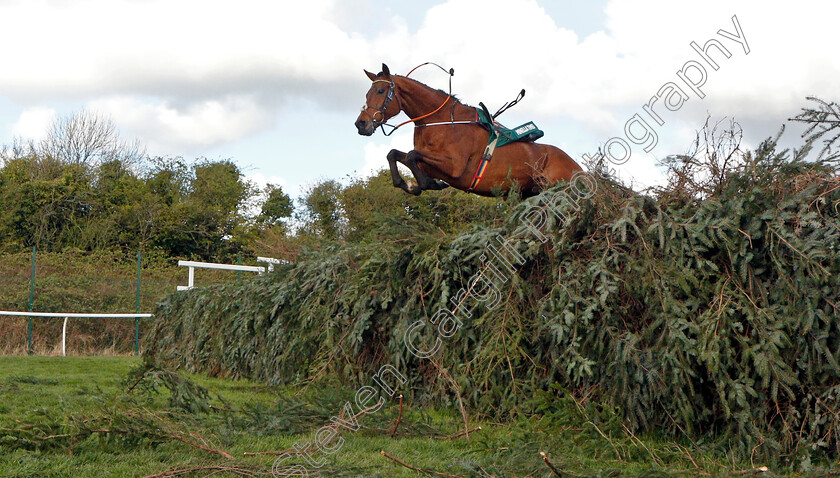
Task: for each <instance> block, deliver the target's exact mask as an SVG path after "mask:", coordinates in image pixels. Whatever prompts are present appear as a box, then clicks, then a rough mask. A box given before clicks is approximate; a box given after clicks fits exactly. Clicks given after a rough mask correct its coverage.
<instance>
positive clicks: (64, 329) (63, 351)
mask: <svg viewBox="0 0 840 478" xmlns="http://www.w3.org/2000/svg"><path fill="white" fill-rule="evenodd" d="M69 318H70V317H65V318H64V327H62V328H61V356H62V357H66V356H67V320H68V319H69Z"/></svg>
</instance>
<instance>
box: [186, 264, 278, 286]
mask: <svg viewBox="0 0 840 478" xmlns="http://www.w3.org/2000/svg"><path fill="white" fill-rule="evenodd" d="M178 265H179V266H181V267H189V268H190V272H189V277H188V278H187V285H185V286H183V285H179V286H178V290H190V289H192V288H193V287H195V270H196V269H223V270H226V271H245V272H256V273H257V274H259V275H263V273H265V267H262V266H239V265H235V264H216V263H213V262H193V261H178Z"/></svg>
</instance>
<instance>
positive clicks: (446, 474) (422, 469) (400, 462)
mask: <svg viewBox="0 0 840 478" xmlns="http://www.w3.org/2000/svg"><path fill="white" fill-rule="evenodd" d="M380 453H381V454H382V456H384V457H385V458H387V459H389V460H391V461H393V462H394V463H396V464H398V465H400V466H402V467H404V468H408V469H409V470H414V471H419V472H421V473H429V474H431V475H437V476H445V477H447V478H464V477H463V476H461V475H450V474H449V473H442V472H440V471H435V470H427V469H425V468H418V467H416V466H411V465H409V464H408V463H406V462H404V461H402V460H400V459H399V458H396V457H393V456H391V455H389V454H387V453H385V450H382V451H381V452H380Z"/></svg>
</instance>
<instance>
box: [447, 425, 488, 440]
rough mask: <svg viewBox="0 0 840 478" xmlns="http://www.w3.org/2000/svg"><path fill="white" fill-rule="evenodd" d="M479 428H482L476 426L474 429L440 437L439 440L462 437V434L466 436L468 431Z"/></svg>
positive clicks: (471, 431) (474, 430) (475, 430)
mask: <svg viewBox="0 0 840 478" xmlns="http://www.w3.org/2000/svg"><path fill="white" fill-rule="evenodd" d="M479 430H481V427H475V428H473V429H472V430H469V431H466V430H465V431H462V432H458V433H456V434H454V435H447V436H445V437H438V440H454V439H456V438H459V437H462V436H464V435H466V434H468V433H473V432H477V431H479Z"/></svg>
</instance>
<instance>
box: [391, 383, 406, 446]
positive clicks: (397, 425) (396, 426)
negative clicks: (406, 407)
mask: <svg viewBox="0 0 840 478" xmlns="http://www.w3.org/2000/svg"><path fill="white" fill-rule="evenodd" d="M402 402H403V396H402V394H400V414H399V415H397V423H394V430H393V431H392V432H391V438H394V435H396V434H397V428H398V427H399V426H400V422H401V421H402V407H403V403H402Z"/></svg>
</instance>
